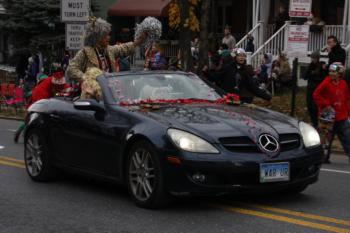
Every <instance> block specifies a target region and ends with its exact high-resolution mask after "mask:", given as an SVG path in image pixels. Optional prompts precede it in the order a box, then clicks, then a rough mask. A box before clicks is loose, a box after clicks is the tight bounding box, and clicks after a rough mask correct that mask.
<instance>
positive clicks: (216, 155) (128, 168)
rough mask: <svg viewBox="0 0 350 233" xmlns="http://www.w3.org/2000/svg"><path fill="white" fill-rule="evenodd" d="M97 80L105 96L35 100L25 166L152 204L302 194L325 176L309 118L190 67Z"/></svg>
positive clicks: (34, 173) (43, 176)
mask: <svg viewBox="0 0 350 233" xmlns="http://www.w3.org/2000/svg"><path fill="white" fill-rule="evenodd" d="M98 82H99V84H100V86H101V88H102V92H103V101H100V102H97V101H96V100H92V99H89V100H81V99H67V98H52V99H48V100H41V101H39V102H37V103H35V104H33V105H32V106H31V107H30V109H29V111H28V116H27V119H26V124H27V129H26V132H25V163H26V167H27V171H28V174H29V176H30V177H31V178H32V179H33V180H34V181H48V180H50V179H52V178H54V177H55V175H57V173H58V172H59V171H60V170H70V171H74V172H79V173H82V174H85V175H92V176H95V177H98V178H103V179H107V180H111V181H116V182H120V183H122V184H125V185H126V186H127V187H128V190H129V192H130V195H131V196H132V198H133V199H134V201H135V202H136V204H138V205H139V206H141V207H146V208H153V207H157V206H160V205H162V204H163V203H164V202H165V201H166V200H167V199H168V198H169V197H170V196H172V195H173V196H174V195H175V196H176V195H213V194H214V195H216V194H223V193H229V192H233V191H237V190H243V191H254V192H255V191H288V192H294V193H297V192H301V191H303V190H304V189H305V188H306V187H307V186H308V185H310V184H312V183H314V182H316V181H317V179H318V175H319V170H320V166H321V163H322V159H323V150H322V146H321V144H320V137H319V135H318V133H317V131H316V130H315V129H314V128H313V127H311V126H310V125H308V124H306V123H304V122H300V121H298V120H296V119H293V118H291V117H288V116H286V115H283V114H280V113H277V112H273V111H270V110H267V109H264V108H260V107H256V106H254V105H234V104H232V103H231V102H230V101H222V100H223V95H222V94H221V93H220V91H218V90H216V89H215V88H214V87H211V86H210V85H208V84H206V83H205V82H204V81H203V80H201V79H200V78H198V77H197V76H196V75H194V74H190V73H183V72H127V73H120V74H106V75H105V76H100V77H98ZM224 100H225V99H224Z"/></svg>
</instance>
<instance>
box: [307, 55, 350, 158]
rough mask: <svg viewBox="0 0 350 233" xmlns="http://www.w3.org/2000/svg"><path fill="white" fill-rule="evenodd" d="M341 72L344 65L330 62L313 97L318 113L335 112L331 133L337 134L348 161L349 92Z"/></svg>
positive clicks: (349, 147) (349, 142)
mask: <svg viewBox="0 0 350 233" xmlns="http://www.w3.org/2000/svg"><path fill="white" fill-rule="evenodd" d="M343 73H344V66H343V65H342V64H341V63H339V62H337V63H333V64H331V65H330V67H329V76H327V77H326V78H325V79H324V81H323V82H322V83H321V84H320V85H319V86H318V87H317V89H316V90H315V92H314V94H313V97H314V100H315V103H316V105H317V107H318V110H319V112H320V113H321V112H324V111H328V110H329V111H334V112H335V123H334V127H333V134H337V135H338V138H339V139H340V142H341V144H342V146H343V149H344V151H345V153H346V155H347V156H348V157H349V162H350V121H349V115H350V103H349V99H350V92H349V87H348V85H347V84H346V81H345V80H343V79H342V76H343ZM328 159H329V158H328ZM326 162H327V161H326Z"/></svg>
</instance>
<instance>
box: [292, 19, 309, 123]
mask: <svg viewBox="0 0 350 233" xmlns="http://www.w3.org/2000/svg"><path fill="white" fill-rule="evenodd" d="M309 31H310V27H309V25H289V33H288V46H287V51H288V56H289V57H290V58H294V60H293V73H292V101H291V112H290V115H291V116H294V115H295V105H296V101H295V100H296V95H297V82H298V64H299V61H298V58H300V57H306V56H307V51H308V46H309Z"/></svg>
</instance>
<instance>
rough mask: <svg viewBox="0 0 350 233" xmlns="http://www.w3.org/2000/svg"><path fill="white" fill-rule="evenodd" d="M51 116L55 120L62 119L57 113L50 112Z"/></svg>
mask: <svg viewBox="0 0 350 233" xmlns="http://www.w3.org/2000/svg"><path fill="white" fill-rule="evenodd" d="M50 118H51V119H52V120H53V121H59V120H61V117H60V116H58V115H56V114H50Z"/></svg>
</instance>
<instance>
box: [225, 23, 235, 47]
mask: <svg viewBox="0 0 350 233" xmlns="http://www.w3.org/2000/svg"><path fill="white" fill-rule="evenodd" d="M222 43H223V44H226V45H227V47H228V49H229V50H232V49H234V48H235V47H236V38H235V37H234V36H233V35H232V34H231V27H230V26H226V27H225V30H224V38H223V39H222Z"/></svg>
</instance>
